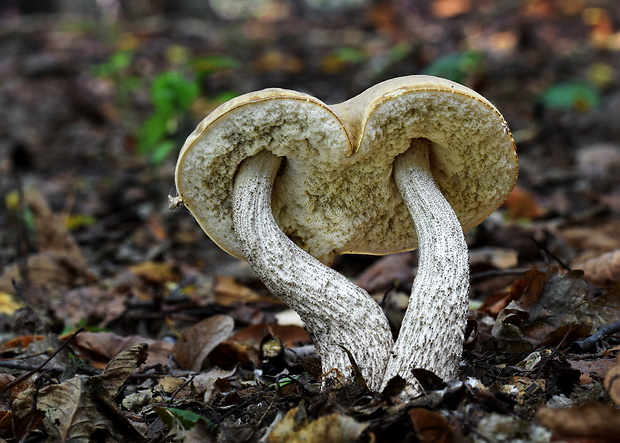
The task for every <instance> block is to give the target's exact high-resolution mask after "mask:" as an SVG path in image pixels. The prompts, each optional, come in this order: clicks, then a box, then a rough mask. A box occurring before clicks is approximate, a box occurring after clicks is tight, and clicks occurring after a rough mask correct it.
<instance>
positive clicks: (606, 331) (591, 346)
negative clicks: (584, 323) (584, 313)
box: [573, 320, 620, 351]
mask: <svg viewBox="0 0 620 443" xmlns="http://www.w3.org/2000/svg"><path fill="white" fill-rule="evenodd" d="M618 331H620V320H618V321H616V322H614V323H610V324H608V325H605V326H603V327H601V328H599V330H598V331H596V334H592V335H591V336H589V337H586V338H584V339H583V340H578V341H576V342H574V343H573V346H574V347H577V348H579V349H580V350H581V351H592V350H594V351H596V350H597V348H598V346H597V344H598V342H599V341H600V340H603V338H605V337H606V336H607V335H611V334H615V333H616V332H618Z"/></svg>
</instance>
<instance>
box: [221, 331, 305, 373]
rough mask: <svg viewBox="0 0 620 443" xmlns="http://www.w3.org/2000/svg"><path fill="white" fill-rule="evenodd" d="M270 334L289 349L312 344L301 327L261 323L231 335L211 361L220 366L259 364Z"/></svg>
mask: <svg viewBox="0 0 620 443" xmlns="http://www.w3.org/2000/svg"><path fill="white" fill-rule="evenodd" d="M269 334H271V335H272V336H273V337H275V338H277V339H280V340H281V341H282V343H283V344H284V346H285V347H287V348H290V347H295V346H298V345H301V344H309V343H312V340H311V339H310V336H309V335H308V333H307V332H306V330H305V329H304V328H303V327H301V326H297V325H279V324H277V323H261V324H257V325H250V326H247V327H245V328H243V329H241V330H240V331H237V332H235V333H234V334H233V335H231V336H230V337H229V338H228V339H227V340H226V341H224V342H223V343H222V344H220V345H219V346H218V347H217V348H216V349H215V351H214V352H213V353H212V355H211V357H210V358H211V361H212V362H213V363H214V364H216V365H218V366H232V365H235V364H237V363H242V364H243V363H248V362H254V363H255V364H258V362H259V358H258V355H259V352H260V344H261V342H262V340H263V338H265V336H267V335H269Z"/></svg>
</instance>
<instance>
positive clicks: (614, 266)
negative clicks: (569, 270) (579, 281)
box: [573, 249, 620, 286]
mask: <svg viewBox="0 0 620 443" xmlns="http://www.w3.org/2000/svg"><path fill="white" fill-rule="evenodd" d="M573 268H574V269H581V270H582V271H583V272H584V278H585V279H586V281H588V282H590V283H592V284H593V285H595V286H606V285H607V284H609V282H610V281H611V280H616V281H618V280H620V249H616V250H615V251H611V252H607V253H605V254H602V255H599V256H598V257H594V258H591V259H590V260H586V261H584V262H582V263H578V264H576V265H574V266H573Z"/></svg>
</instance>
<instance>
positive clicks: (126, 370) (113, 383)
mask: <svg viewBox="0 0 620 443" xmlns="http://www.w3.org/2000/svg"><path fill="white" fill-rule="evenodd" d="M148 349H149V345H147V344H146V343H139V344H137V345H134V346H132V347H131V348H128V349H125V350H124V351H121V352H119V353H118V354H117V355H116V356H115V357H114V358H113V359H112V360H110V363H108V364H107V366H106V367H105V369H104V370H103V373H102V374H101V375H99V379H100V380H101V382H102V383H103V387H104V388H105V389H106V390H107V391H108V394H110V396H112V397H114V396H116V394H118V391H119V390H120V388H121V386H123V384H124V383H125V381H127V378H129V376H130V375H131V374H133V372H134V371H135V370H136V368H138V367H139V366H140V365H142V364H144V363H145V362H146V358H147V357H148Z"/></svg>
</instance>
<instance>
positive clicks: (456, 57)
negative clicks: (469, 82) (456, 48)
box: [422, 51, 484, 83]
mask: <svg viewBox="0 0 620 443" xmlns="http://www.w3.org/2000/svg"><path fill="white" fill-rule="evenodd" d="M483 61H484V60H483V58H482V55H481V54H480V53H479V52H476V51H467V52H462V53H459V54H449V55H446V56H443V57H440V58H438V59H437V60H435V61H434V62H433V63H431V64H430V65H428V66H427V67H426V68H425V69H424V70H422V73H423V74H426V75H435V76H438V77H444V78H447V79H449V80H452V81H455V82H459V83H462V82H463V81H464V80H465V77H466V76H467V75H468V74H472V73H474V72H476V71H479V70H480V69H481V68H482V64H483Z"/></svg>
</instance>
